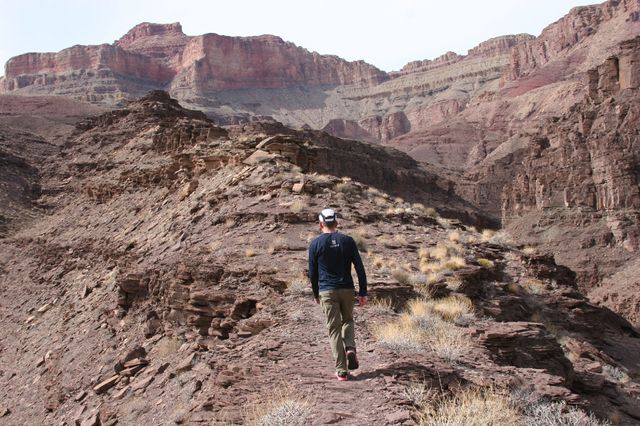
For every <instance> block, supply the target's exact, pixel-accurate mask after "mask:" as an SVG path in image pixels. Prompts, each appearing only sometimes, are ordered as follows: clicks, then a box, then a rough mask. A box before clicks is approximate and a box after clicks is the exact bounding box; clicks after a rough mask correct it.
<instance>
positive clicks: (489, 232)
mask: <svg viewBox="0 0 640 426" xmlns="http://www.w3.org/2000/svg"><path fill="white" fill-rule="evenodd" d="M494 235H496V231H494V230H493V229H483V230H482V241H489V240H490V239H491V238H493V236H494Z"/></svg>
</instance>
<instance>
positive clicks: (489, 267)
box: [478, 258, 495, 269]
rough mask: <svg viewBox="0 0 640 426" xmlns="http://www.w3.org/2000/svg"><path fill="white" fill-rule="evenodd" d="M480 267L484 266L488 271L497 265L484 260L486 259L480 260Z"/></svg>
mask: <svg viewBox="0 0 640 426" xmlns="http://www.w3.org/2000/svg"><path fill="white" fill-rule="evenodd" d="M478 265H480V266H482V267H483V268H487V269H491V268H493V267H494V266H495V264H494V263H493V262H492V261H491V260H489V259H484V258H480V259H478Z"/></svg>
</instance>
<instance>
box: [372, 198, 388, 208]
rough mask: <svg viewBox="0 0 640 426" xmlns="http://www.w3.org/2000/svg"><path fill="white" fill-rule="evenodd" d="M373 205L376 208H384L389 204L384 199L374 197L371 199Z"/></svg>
mask: <svg viewBox="0 0 640 426" xmlns="http://www.w3.org/2000/svg"><path fill="white" fill-rule="evenodd" d="M373 204H375V205H376V206H379V207H384V206H386V205H387V204H389V202H388V201H387V200H386V198H384V197H375V198H374V199H373Z"/></svg>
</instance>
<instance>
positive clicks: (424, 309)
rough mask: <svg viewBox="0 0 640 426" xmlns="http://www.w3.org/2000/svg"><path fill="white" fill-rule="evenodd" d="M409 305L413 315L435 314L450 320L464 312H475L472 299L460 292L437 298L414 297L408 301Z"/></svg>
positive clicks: (455, 318)
mask: <svg viewBox="0 0 640 426" xmlns="http://www.w3.org/2000/svg"><path fill="white" fill-rule="evenodd" d="M408 307H409V312H411V314H412V315H415V316H422V315H426V314H435V315H437V316H439V317H440V318H441V319H443V320H445V321H450V322H453V321H455V320H457V319H458V318H459V317H461V316H462V315H464V314H471V313H472V312H473V303H472V302H471V300H470V299H469V298H468V297H466V296H462V295H458V294H454V295H452V296H448V297H445V298H442V299H436V300H425V299H414V300H412V301H410V302H409V303H408Z"/></svg>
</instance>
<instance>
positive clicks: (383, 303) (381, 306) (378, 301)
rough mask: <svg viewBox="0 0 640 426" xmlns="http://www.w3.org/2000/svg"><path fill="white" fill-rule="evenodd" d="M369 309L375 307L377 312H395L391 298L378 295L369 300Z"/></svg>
mask: <svg viewBox="0 0 640 426" xmlns="http://www.w3.org/2000/svg"><path fill="white" fill-rule="evenodd" d="M369 309H373V310H374V311H375V312H394V310H395V307H394V304H393V300H391V298H389V297H383V298H378V297H376V298H374V299H373V300H372V301H371V302H369Z"/></svg>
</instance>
